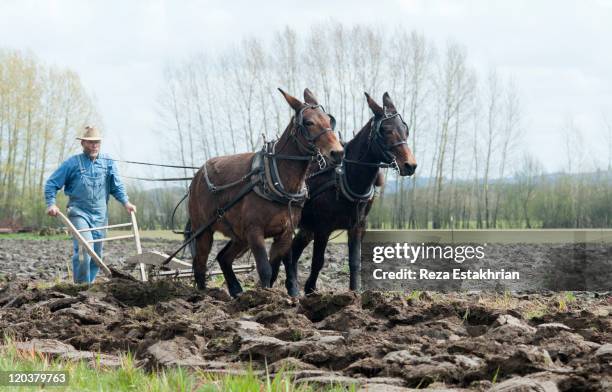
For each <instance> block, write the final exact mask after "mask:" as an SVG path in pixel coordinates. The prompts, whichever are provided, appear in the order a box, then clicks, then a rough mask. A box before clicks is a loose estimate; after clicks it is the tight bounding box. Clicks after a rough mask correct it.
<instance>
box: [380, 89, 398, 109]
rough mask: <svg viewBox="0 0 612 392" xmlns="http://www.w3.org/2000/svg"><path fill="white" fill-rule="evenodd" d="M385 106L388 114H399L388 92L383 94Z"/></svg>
mask: <svg viewBox="0 0 612 392" xmlns="http://www.w3.org/2000/svg"><path fill="white" fill-rule="evenodd" d="M383 106H384V108H385V109H387V112H391V113H397V109H395V105H394V104H393V101H391V97H390V96H389V93H387V92H385V93H384V94H383Z"/></svg>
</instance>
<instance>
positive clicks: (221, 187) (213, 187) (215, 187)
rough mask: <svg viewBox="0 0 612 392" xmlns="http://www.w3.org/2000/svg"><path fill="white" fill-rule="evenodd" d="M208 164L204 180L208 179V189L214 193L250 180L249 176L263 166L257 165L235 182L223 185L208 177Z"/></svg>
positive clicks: (206, 164)
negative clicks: (214, 182)
mask: <svg viewBox="0 0 612 392" xmlns="http://www.w3.org/2000/svg"><path fill="white" fill-rule="evenodd" d="M206 166H208V162H207V163H205V164H204V180H205V181H206V186H207V187H208V190H209V191H211V192H212V193H217V192H220V191H223V190H225V189H228V188H231V187H234V186H236V185H238V184H240V183H242V182H244V181H246V180H248V179H249V178H251V176H252V175H253V174H255V173H257V172H259V171H260V170H261V168H259V167H256V168H253V169H251V171H249V172H248V173H247V174H245V175H244V176H242V177H240V178H239V179H238V180H236V181H234V182H230V183H229V184H223V185H215V184H213V182H212V181H211V180H210V177H208V169H207V168H206Z"/></svg>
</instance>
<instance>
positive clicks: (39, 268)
mask: <svg viewBox="0 0 612 392" xmlns="http://www.w3.org/2000/svg"><path fill="white" fill-rule="evenodd" d="M34 242H35V241H22V240H14V241H11V240H2V241H1V249H0V252H1V253H0V258H2V260H0V263H2V269H3V273H4V274H5V276H4V282H2V283H0V331H1V332H2V334H3V335H8V336H11V337H13V338H14V339H15V340H17V341H21V342H24V343H19V344H18V347H19V348H21V349H26V350H30V349H34V350H37V351H40V352H46V353H48V354H49V355H53V356H59V357H62V358H66V359H81V360H86V361H90V362H99V363H100V364H101V365H103V366H110V367H112V366H118V365H119V363H120V362H119V359H118V356H119V355H120V354H123V353H125V352H126V351H128V350H129V351H130V352H131V353H133V354H134V356H135V358H136V360H137V361H138V364H139V365H140V366H143V367H145V368H148V369H151V370H155V369H159V368H160V367H165V366H176V365H181V366H186V367H193V368H200V369H206V370H207V371H210V372H214V373H240V372H243V371H244V369H245V367H246V366H248V365H247V364H248V363H249V361H252V362H251V363H252V366H253V367H254V369H255V371H256V372H262V374H265V372H266V371H267V372H268V373H275V372H277V371H279V370H280V369H285V370H288V371H289V372H290V374H292V375H293V376H294V377H295V379H296V380H297V382H307V383H310V384H319V385H328V384H330V383H342V384H345V385H350V384H355V385H358V386H359V387H360V388H363V389H367V390H371V391H379V390H383V391H384V390H387V391H400V390H408V388H429V389H431V390H457V391H458V390H470V391H472V390H473V391H485V390H496V391H556V390H559V391H610V390H612V317H611V313H612V298H611V297H610V295H609V294H596V293H577V294H574V295H567V294H556V293H541V294H508V293H506V294H482V293H475V292H469V293H458V294H440V293H436V292H413V293H410V294H408V295H405V294H382V293H378V292H364V293H362V294H355V293H350V292H346V291H345V289H344V285H345V284H346V281H347V272H344V271H346V268H345V267H344V266H343V264H342V263H340V262H339V261H340V260H342V259H343V256H342V255H343V252H344V246H342V245H332V246H333V249H332V253H333V252H336V255H332V256H335V257H337V261H336V262H332V263H331V264H332V266H331V268H328V269H326V273H325V275H326V276H325V279H324V281H323V282H322V284H321V285H320V287H321V288H323V289H324V290H323V291H322V292H320V293H317V294H315V295H312V296H308V297H301V298H299V299H298V300H297V301H296V300H292V299H290V298H288V297H287V296H286V294H285V292H284V290H281V289H280V288H279V289H272V290H263V289H250V290H248V291H246V292H245V293H244V294H243V295H242V296H241V297H239V298H238V299H235V300H233V299H231V298H229V297H228V295H227V293H226V291H225V289H224V288H210V289H208V290H206V291H204V292H202V291H197V290H195V289H194V288H193V287H191V286H190V285H187V284H185V283H182V282H175V281H162V282H156V283H153V284H142V283H139V282H131V281H125V280H111V281H102V280H100V282H98V283H96V284H94V285H93V286H91V287H87V286H74V285H70V284H65V283H61V284H56V285H52V284H49V283H42V281H41V280H39V279H40V278H44V279H45V280H47V281H48V280H49V279H52V278H53V277H54V276H59V277H62V276H63V275H62V274H65V264H66V261H65V258H66V257H67V256H68V254H69V252H68V249H65V248H67V246H66V243H65V242H61V241H51V242H48V243H44V242H37V241H36V243H34ZM154 244H155V243H150V242H146V243H145V244H144V247H145V248H146V249H151V248H152V246H153V245H154ZM157 245H162V246H167V247H161V248H158V250H162V251H167V250H170V249H172V247H173V244H172V243H170V242H167V243H165V242H157ZM217 245H221V244H217ZM128 253H131V251H130V252H128V249H127V248H126V249H124V248H122V247H121V246H116V247H114V246H113V244H112V243H111V245H110V246H109V247H107V256H108V258H107V260H110V259H112V258H113V257H114V258H116V259H115V260H117V261H118V262H120V258H121V257H123V256H122V255H125V254H128ZM7 254H8V256H7ZM9 257H10V261H9V262H8V263H7V262H6V261H7V260H8V259H9ZM335 257H334V258H335ZM36 262H41V263H39V264H36ZM23 265H25V270H24V268H21V267H22V266H23ZM5 267H6V268H7V270H5ZM29 267H33V269H34V270H32V269H31V268H29ZM9 268H11V269H12V272H11V271H8V269H9ZM15 268H17V269H15ZM62 268H63V270H62ZM303 268H306V267H305V266H304V267H303ZM20 274H21V275H20ZM45 274H46V275H45ZM32 276H34V277H35V278H36V279H31V277H32ZM244 280H247V281H248V280H249V279H245V278H244V277H243V281H244ZM302 281H303V279H302ZM281 287H282V286H281ZM99 353H102V354H103V355H99ZM493 382H494V383H493Z"/></svg>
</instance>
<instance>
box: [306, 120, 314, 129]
mask: <svg viewBox="0 0 612 392" xmlns="http://www.w3.org/2000/svg"><path fill="white" fill-rule="evenodd" d="M304 125H306V126H307V127H312V126H313V125H314V123H313V122H312V121H310V120H308V121H306V122H305V123H304Z"/></svg>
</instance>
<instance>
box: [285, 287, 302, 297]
mask: <svg viewBox="0 0 612 392" xmlns="http://www.w3.org/2000/svg"><path fill="white" fill-rule="evenodd" d="M287 294H289V296H290V297H292V298H295V297H299V296H300V290H299V289H298V288H297V287H289V288H287Z"/></svg>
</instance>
